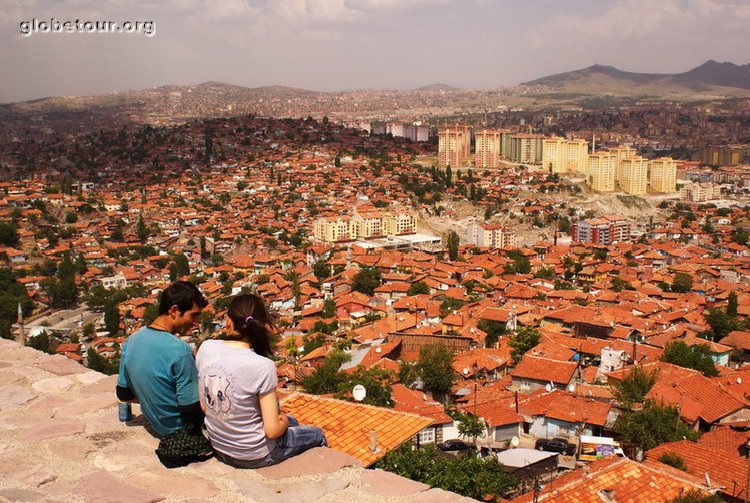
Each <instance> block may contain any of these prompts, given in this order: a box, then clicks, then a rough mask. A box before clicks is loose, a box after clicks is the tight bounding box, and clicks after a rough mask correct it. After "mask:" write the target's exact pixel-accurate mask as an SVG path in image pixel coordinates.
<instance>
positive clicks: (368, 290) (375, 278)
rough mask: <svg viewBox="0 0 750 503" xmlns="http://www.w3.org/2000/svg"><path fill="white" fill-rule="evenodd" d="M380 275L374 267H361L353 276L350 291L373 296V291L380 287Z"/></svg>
mask: <svg viewBox="0 0 750 503" xmlns="http://www.w3.org/2000/svg"><path fill="white" fill-rule="evenodd" d="M381 278H382V275H381V274H380V270H379V269H377V268H375V267H363V268H362V269H361V270H360V271H359V272H358V273H357V274H355V275H354V279H353V282H352V290H354V291H355V292H361V293H364V294H365V295H373V294H374V293H375V289H376V288H377V287H379V286H380V283H381Z"/></svg>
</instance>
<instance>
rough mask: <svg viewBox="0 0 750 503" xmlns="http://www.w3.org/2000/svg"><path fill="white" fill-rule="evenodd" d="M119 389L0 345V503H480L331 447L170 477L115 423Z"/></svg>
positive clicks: (143, 441) (145, 437)
mask: <svg viewBox="0 0 750 503" xmlns="http://www.w3.org/2000/svg"><path fill="white" fill-rule="evenodd" d="M114 383H115V378H114V377H112V376H103V375H101V374H98V373H96V372H93V371H91V370H89V369H87V368H84V367H82V366H80V365H78V364H76V363H74V362H72V361H70V360H68V359H66V358H64V357H58V356H50V355H45V354H44V353H40V352H38V351H34V350H32V349H30V348H24V347H21V346H19V345H18V344H16V343H15V342H12V341H7V340H3V339H0V503H5V502H13V503H15V502H33V503H118V502H123V503H125V502H127V503H131V502H136V503H152V502H164V503H177V502H179V503H235V502H252V501H257V502H259V503H266V502H270V503H308V502H315V501H323V502H327V503H349V502H351V501H357V502H358V503H359V502H362V503H377V502H386V501H389V502H390V501H392V502H398V503H412V502H431V501H440V502H445V503H452V502H456V503H458V502H466V501H475V500H469V499H468V498H463V497H461V496H458V495H456V494H453V493H449V492H446V491H441V490H437V489H430V488H429V487H428V486H426V485H424V484H419V483H417V482H414V481H411V480H408V479H404V478H402V477H399V476H397V475H394V474H391V473H388V472H383V471H381V470H366V469H364V468H362V467H361V464H360V463H359V462H358V461H357V460H356V459H355V458H352V457H351V456H348V455H346V454H343V453H341V452H337V451H334V450H331V449H326V448H318V449H313V450H311V451H308V452H306V453H304V454H302V455H300V456H297V457H295V458H292V459H289V460H287V461H285V462H284V463H281V464H279V465H276V466H272V467H268V468H263V469H259V470H238V469H234V468H232V467H229V466H227V465H224V464H223V463H220V462H219V461H217V460H215V459H211V460H209V461H206V462H204V463H195V464H192V465H190V466H187V467H184V468H176V469H172V470H168V469H166V468H164V467H163V466H162V465H161V464H160V463H159V461H158V459H157V458H156V455H155V454H154V449H156V446H157V443H158V442H157V440H156V439H155V438H153V437H152V436H151V435H149V434H148V433H147V432H146V430H145V429H144V428H143V427H142V426H140V425H138V424H137V421H135V422H131V423H130V424H129V425H125V424H122V423H120V422H119V421H118V420H117V400H116V398H115V394H114ZM136 409H137V407H136ZM134 412H136V410H134Z"/></svg>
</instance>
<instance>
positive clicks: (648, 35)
mask: <svg viewBox="0 0 750 503" xmlns="http://www.w3.org/2000/svg"><path fill="white" fill-rule="evenodd" d="M51 19H54V20H56V21H57V22H59V23H61V24H60V29H61V32H58V33H52V32H47V33H41V32H33V31H32V30H31V29H27V28H33V20H37V22H39V21H42V22H47V23H50V21H51ZM76 20H79V22H80V24H81V28H82V29H84V30H85V28H86V27H85V25H83V23H85V22H86V21H90V22H95V21H112V22H115V23H120V24H121V25H122V24H123V23H124V22H125V21H131V22H134V21H148V22H151V23H152V25H149V26H150V28H148V29H147V30H146V31H148V32H149V33H150V34H146V33H144V32H143V30H141V32H133V33H122V32H120V33H114V32H109V33H86V32H83V33H81V32H77V31H74V32H72V33H68V32H66V31H65V29H66V27H65V26H64V25H62V23H63V22H65V21H71V22H75V21H76ZM748 22H750V2H748V1H747V0H657V1H655V0H621V1H615V0H147V1H140V0H0V68H2V71H1V72H0V103H8V102H16V101H23V100H30V99H35V98H42V97H47V96H81V95H92V94H107V93H112V92H118V91H125V90H131V89H145V88H150V87H157V86H161V85H167V84H178V85H192V84H198V83H201V82H205V81H209V80H212V81H221V82H227V83H230V84H236V85H241V86H248V87H256V86H264V85H284V86H291V87H298V88H303V89H309V90H315V91H346V90H353V89H414V88H417V87H421V86H424V85H428V84H434V83H442V84H449V85H452V86H456V87H461V88H472V89H488V88H497V87H504V86H513V85H516V84H518V83H521V82H524V81H528V80H533V79H536V78H539V77H543V76H546V75H550V74H554V73H560V72H566V71H570V70H576V69H580V68H584V67H587V66H590V65H592V64H595V63H598V64H602V65H611V66H615V67H617V68H620V69H621V70H627V71H634V72H658V73H680V72H683V71H687V70H689V69H691V68H694V67H696V66H698V65H700V64H702V63H704V62H705V61H707V60H709V59H714V60H717V61H731V62H733V63H737V64H746V63H748V62H750V61H749V60H750V58H749V57H748V51H747V48H748V47H750V30H748V29H747V26H748ZM22 24H24V26H22ZM40 26H41V27H42V28H44V26H43V25H40ZM49 26H50V28H51V29H52V28H54V25H53V24H50V25H49ZM69 26H70V28H69V29H72V30H75V29H76V28H75V26H74V25H69ZM22 32H25V33H27V34H25V35H24V34H22Z"/></svg>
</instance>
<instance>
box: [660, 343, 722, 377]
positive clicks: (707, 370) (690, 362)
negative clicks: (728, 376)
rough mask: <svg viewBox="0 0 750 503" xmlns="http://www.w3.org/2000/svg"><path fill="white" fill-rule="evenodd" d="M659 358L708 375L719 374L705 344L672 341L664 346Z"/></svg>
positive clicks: (709, 350)
mask: <svg viewBox="0 0 750 503" xmlns="http://www.w3.org/2000/svg"><path fill="white" fill-rule="evenodd" d="M661 359H662V361H665V362H667V363H672V364H674V365H679V366H680V367H685V368H689V369H694V370H698V371H700V372H703V374H705V375H707V376H709V377H715V376H717V375H719V370H718V369H717V368H716V364H715V363H714V360H713V358H711V349H710V348H709V347H708V345H707V344H698V345H695V346H688V345H687V344H685V343H684V342H683V341H672V342H669V343H667V345H666V346H665V348H664V353H663V354H662V356H661Z"/></svg>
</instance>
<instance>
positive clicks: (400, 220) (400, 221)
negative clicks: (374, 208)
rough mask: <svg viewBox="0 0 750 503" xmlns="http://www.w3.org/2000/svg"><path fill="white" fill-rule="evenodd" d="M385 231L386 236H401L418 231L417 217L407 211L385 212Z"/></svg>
mask: <svg viewBox="0 0 750 503" xmlns="http://www.w3.org/2000/svg"><path fill="white" fill-rule="evenodd" d="M383 232H384V233H385V235H386V236H401V235H404V234H414V233H415V232H417V217H416V216H415V215H414V214H413V213H411V212H407V211H401V212H386V213H384V214H383Z"/></svg>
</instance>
